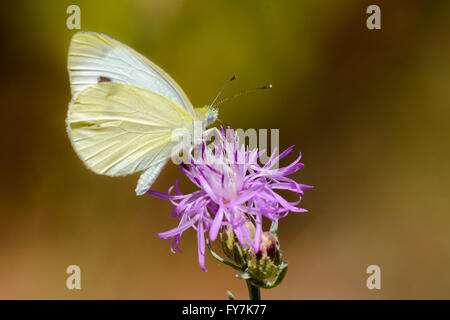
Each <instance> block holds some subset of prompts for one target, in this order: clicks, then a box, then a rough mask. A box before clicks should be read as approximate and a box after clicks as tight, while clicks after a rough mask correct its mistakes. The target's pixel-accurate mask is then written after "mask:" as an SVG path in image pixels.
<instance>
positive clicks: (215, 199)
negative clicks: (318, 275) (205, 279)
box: [148, 128, 312, 271]
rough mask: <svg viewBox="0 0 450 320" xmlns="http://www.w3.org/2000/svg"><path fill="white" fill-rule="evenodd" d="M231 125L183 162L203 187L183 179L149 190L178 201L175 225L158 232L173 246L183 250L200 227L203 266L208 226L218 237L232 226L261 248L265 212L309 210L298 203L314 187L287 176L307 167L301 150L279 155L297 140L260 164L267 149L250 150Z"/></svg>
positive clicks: (244, 241) (272, 215) (243, 240)
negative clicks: (185, 239) (286, 161)
mask: <svg viewBox="0 0 450 320" xmlns="http://www.w3.org/2000/svg"><path fill="white" fill-rule="evenodd" d="M227 131H228V135H226V134H225V130H224V129H223V128H222V129H221V134H220V135H218V136H216V138H215V142H214V143H212V144H211V145H209V146H207V145H206V143H202V144H201V148H199V149H200V150H198V152H194V153H193V154H189V155H188V157H189V161H188V163H181V166H180V167H179V169H180V171H181V172H183V173H184V174H185V175H186V176H187V177H188V178H189V179H190V181H192V183H194V184H195V185H196V186H197V187H198V188H199V189H198V190H197V191H195V192H192V193H189V194H183V193H182V192H181V191H180V189H179V187H178V180H177V181H176V182H175V184H174V185H173V186H172V187H170V189H169V191H168V193H167V194H166V193H161V192H157V191H152V190H150V191H148V193H149V194H150V195H153V196H155V197H158V198H162V199H168V200H170V201H171V202H172V204H173V205H174V207H173V209H172V216H173V217H176V218H179V219H180V223H179V225H178V226H177V227H176V228H174V229H172V230H169V231H166V232H162V233H159V234H158V235H159V237H161V238H163V239H168V238H173V242H172V246H171V250H172V252H175V250H178V251H180V250H179V248H178V243H179V241H180V238H181V235H182V234H183V232H184V231H186V230H187V229H189V228H191V227H192V228H194V229H195V230H196V231H197V240H198V257H199V264H200V267H201V268H202V269H203V270H204V271H206V268H205V233H206V232H208V233H209V238H210V240H211V241H214V240H215V239H216V238H217V235H218V233H219V230H220V228H221V227H222V226H224V227H225V226H228V228H229V227H231V228H232V231H233V232H234V235H235V236H236V239H237V241H238V242H239V243H240V245H241V246H242V247H244V248H247V247H248V246H251V247H252V248H253V249H254V251H255V252H259V250H260V248H261V237H262V222H263V217H266V218H268V219H269V220H271V221H277V220H278V219H281V218H283V217H285V216H286V215H287V214H288V213H289V212H307V210H305V209H302V208H299V207H297V205H298V204H299V203H300V202H301V200H302V196H303V190H305V189H310V188H312V187H311V186H308V185H304V184H300V183H297V182H296V181H294V180H292V179H290V178H288V177H286V176H287V175H289V174H292V173H294V172H296V171H298V170H299V169H300V168H302V167H303V164H302V163H300V159H301V154H300V155H299V157H298V158H297V159H296V160H295V161H294V162H292V163H291V164H290V165H288V166H286V167H280V168H278V166H276V165H277V164H278V161H279V160H280V159H282V158H283V157H285V156H287V155H288V154H289V153H290V152H292V150H293V146H291V147H289V148H288V149H286V150H285V151H283V152H282V153H281V154H279V155H276V154H275V150H273V152H272V154H271V157H270V158H269V160H268V161H267V163H265V164H264V165H260V164H258V159H259V157H260V156H261V155H262V154H263V153H264V151H258V150H257V149H253V150H249V149H248V148H246V147H245V146H244V145H243V144H242V145H240V144H239V139H238V137H237V135H236V134H233V132H232V130H231V129H230V128H228V130H227ZM211 146H213V147H211ZM277 190H288V191H292V192H294V193H296V194H297V196H298V199H297V201H295V202H289V201H287V200H286V199H284V198H283V197H282V196H281V195H279V194H278V193H277ZM249 220H250V221H253V222H254V229H253V228H248V225H247V224H248V221H249Z"/></svg>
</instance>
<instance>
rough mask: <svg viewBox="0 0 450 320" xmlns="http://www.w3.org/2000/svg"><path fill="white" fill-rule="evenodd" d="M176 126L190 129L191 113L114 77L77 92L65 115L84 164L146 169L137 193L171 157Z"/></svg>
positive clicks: (109, 169)
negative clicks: (122, 82)
mask: <svg viewBox="0 0 450 320" xmlns="http://www.w3.org/2000/svg"><path fill="white" fill-rule="evenodd" d="M180 128H181V129H186V130H188V131H189V130H192V118H191V117H190V115H189V114H188V113H187V112H186V110H184V109H183V108H182V107H180V106H178V105H177V104H175V103H173V102H172V101H170V100H168V99H166V98H165V97H163V96H161V95H159V94H157V93H154V92H151V91H148V90H145V89H142V88H139V87H135V86H131V85H126V84H120V83H113V82H106V83H98V84H95V85H92V86H90V87H88V88H86V89H84V90H83V91H81V92H80V93H79V94H78V95H77V96H76V97H75V98H74V99H73V101H72V102H71V103H70V106H69V112H68V115H67V130H68V134H69V137H70V140H71V142H72V145H73V147H74V149H75V151H76V152H77V154H78V156H79V157H80V158H81V160H82V161H83V162H84V163H85V164H86V165H87V167H88V168H90V169H91V170H92V171H94V172H96V173H99V174H105V175H108V176H121V175H127V174H131V173H134V172H138V171H145V173H144V174H143V176H142V178H141V179H140V180H139V184H138V188H137V189H136V192H137V193H139V194H143V193H145V192H146V191H147V190H148V188H150V185H151V183H152V182H153V181H154V180H155V178H156V176H157V175H158V174H159V172H160V171H161V169H162V167H163V166H164V164H165V163H166V162H167V160H168V159H169V158H170V156H171V152H172V150H173V148H174V147H175V146H177V145H178V143H179V141H177V140H176V139H174V135H173V134H174V133H175V131H176V130H179V129H180ZM189 132H190V131H189ZM145 189H146V190H145Z"/></svg>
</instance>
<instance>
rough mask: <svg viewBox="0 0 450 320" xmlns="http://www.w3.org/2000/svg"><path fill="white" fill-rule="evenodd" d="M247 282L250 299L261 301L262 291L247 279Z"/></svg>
mask: <svg viewBox="0 0 450 320" xmlns="http://www.w3.org/2000/svg"><path fill="white" fill-rule="evenodd" d="M245 281H246V282H247V287H248V295H249V297H250V300H261V292H260V289H259V288H258V287H257V286H254V285H253V284H252V282H251V279H247V280H245Z"/></svg>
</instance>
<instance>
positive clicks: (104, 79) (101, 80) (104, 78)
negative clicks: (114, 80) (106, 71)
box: [97, 76, 111, 83]
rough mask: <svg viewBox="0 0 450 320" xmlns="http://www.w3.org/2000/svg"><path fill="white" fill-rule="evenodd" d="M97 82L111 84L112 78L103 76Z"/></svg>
mask: <svg viewBox="0 0 450 320" xmlns="http://www.w3.org/2000/svg"><path fill="white" fill-rule="evenodd" d="M97 82H98V83H100V82H111V78H108V77H103V76H101V77H98V80H97Z"/></svg>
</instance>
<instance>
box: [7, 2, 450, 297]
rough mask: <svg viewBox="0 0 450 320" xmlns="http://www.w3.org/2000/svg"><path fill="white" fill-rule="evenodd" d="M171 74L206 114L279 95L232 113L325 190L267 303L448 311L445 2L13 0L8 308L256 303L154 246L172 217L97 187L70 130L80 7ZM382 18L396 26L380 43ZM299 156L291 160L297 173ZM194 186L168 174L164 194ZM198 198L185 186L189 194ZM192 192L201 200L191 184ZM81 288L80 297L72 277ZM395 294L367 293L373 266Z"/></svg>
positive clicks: (122, 184)
mask: <svg viewBox="0 0 450 320" xmlns="http://www.w3.org/2000/svg"><path fill="white" fill-rule="evenodd" d="M70 4H78V5H79V6H80V8H81V30H86V31H97V32H103V33H106V34H108V35H111V36H112V37H114V38H116V39H118V40H121V41H122V42H124V43H126V44H128V45H130V46H131V47H133V48H135V49H136V50H137V51H139V52H141V53H142V54H144V55H145V56H147V57H148V58H150V59H151V60H153V61H154V62H155V63H157V64H158V65H160V66H161V67H162V68H164V69H165V70H166V71H167V72H168V73H170V74H171V75H172V76H173V77H174V78H175V79H176V80H177V82H178V83H179V84H180V85H181V86H182V87H183V88H184V90H185V92H186V93H187V94H188V95H189V97H190V98H191V101H192V102H193V103H194V105H196V106H202V105H205V104H207V103H209V102H210V101H211V100H212V98H213V97H214V96H215V95H216V93H217V91H218V89H219V88H220V87H221V85H222V84H223V83H224V82H225V81H226V80H227V79H228V78H229V77H230V76H231V75H233V74H236V75H237V76H238V80H237V81H235V82H234V83H233V84H232V85H230V86H229V87H228V88H227V89H226V93H225V95H227V94H228V95H229V94H231V93H234V92H236V91H238V90H241V89H248V88H252V87H255V86H260V85H264V84H266V83H272V84H273V89H272V90H268V91H264V92H259V93H252V94H249V95H247V96H244V97H241V98H239V99H236V100H233V101H231V102H229V103H227V104H225V105H223V106H222V107H221V110H220V119H221V120H222V122H223V123H224V124H229V125H231V126H232V127H234V128H243V129H248V128H256V129H258V128H269V129H270V128H279V129H280V142H281V145H282V146H283V147H287V146H289V145H292V144H295V146H296V149H295V150H296V151H302V152H303V155H304V157H303V162H304V164H305V167H304V168H303V169H302V170H301V171H300V172H298V173H296V174H295V175H294V178H295V179H297V180H298V181H301V182H303V183H307V184H312V185H314V186H315V189H313V190H310V191H308V192H306V195H305V197H304V200H303V203H302V206H303V207H305V208H307V209H309V211H310V213H309V214H291V215H289V216H288V217H287V218H285V219H284V220H283V221H282V222H281V223H280V241H281V246H282V249H283V254H284V257H285V259H286V260H287V261H289V263H290V269H289V272H288V275H287V278H286V280H285V281H284V283H283V284H282V285H281V286H279V287H277V288H275V289H272V290H265V291H263V292H262V296H263V298H266V299H361V298H363V299H380V298H383V299H407V298H424V299H432V298H438V299H443V298H447V299H448V298H450V274H449V272H448V271H449V269H450V238H449V226H450V202H449V199H450V197H449V194H450V193H449V191H450V166H449V164H450V145H449V138H450V131H449V129H450V128H449V124H450V103H449V102H450V78H449V75H450V59H449V55H450V41H449V40H450V33H449V31H450V2H449V1H437V0H436V1H425V0H424V1H415V0H410V1H406V0H405V1H403V0H396V1H361V0H360V1H356V0H354V1H351V0H345V1H334V0H321V1H313V0H308V1H269V0H259V1H238V0H226V1H206V0H203V1H183V0H175V1H169V0H156V1H155V0H152V1H144V0H134V1H110V0H108V1H20V2H19V1H17V2H11V1H10V2H9V3H8V4H6V3H5V4H2V6H1V9H0V10H1V11H0V12H1V15H0V37H1V38H0V39H1V43H2V49H1V50H0V58H1V59H0V63H1V71H2V72H1V74H2V77H1V78H0V84H1V85H0V101H1V108H2V109H1V110H2V112H1V114H2V125H1V129H0V130H1V132H2V134H1V135H0V139H1V150H2V156H1V159H0V163H1V168H2V178H1V192H0V210H1V214H0V298H6V299H10V298H23V299H36V298H42V299H52V298H58V299H147V298H149V299H222V298H225V297H226V295H225V292H226V290H231V291H232V292H233V293H234V294H235V295H236V296H237V298H238V299H239V298H246V297H248V296H247V290H246V287H245V284H244V282H243V281H242V280H238V279H236V278H235V277H234V275H235V271H233V270H231V269H229V268H227V267H226V266H223V265H220V264H218V263H217V262H216V261H215V260H213V259H212V258H211V257H210V256H207V260H206V264H207V268H208V272H207V273H204V272H202V271H201V269H200V268H199V266H198V263H197V251H196V250H197V249H196V241H195V233H194V232H193V231H192V230H190V231H188V232H186V233H185V234H184V236H183V239H182V241H181V249H182V250H183V253H178V254H172V253H170V251H169V246H170V241H169V240H163V239H159V238H158V237H157V233H158V232H161V231H165V230H168V229H170V228H172V227H174V226H175V225H176V224H177V221H176V220H174V219H173V218H171V217H170V208H171V206H170V204H169V203H167V202H166V201H163V200H159V199H155V198H152V197H150V196H143V197H136V196H135V194H134V188H135V185H136V182H137V178H138V175H133V176H128V177H124V178H109V177H105V176H99V175H95V174H94V173H92V172H90V171H89V170H88V169H87V168H86V167H85V166H84V165H83V164H82V162H81V161H80V160H79V159H78V157H77V156H76V154H75V152H74V151H73V150H72V147H71V145H70V142H69V139H68V137H67V134H66V131H65V116H66V112H67V105H68V102H69V100H70V98H71V97H70V89H69V81H68V75H67V71H66V68H67V63H66V61H67V51H68V47H69V43H70V38H71V36H72V35H73V34H74V33H75V31H74V30H68V29H67V28H66V19H67V17H68V15H67V14H66V8H67V7H68V6H69V5H70ZM370 4H378V5H379V6H380V7H381V21H382V22H381V23H382V29H381V30H375V31H371V30H368V29H367V28H366V25H365V22H366V18H367V16H368V15H367V14H366V8H367V6H368V5H370ZM294 157H295V155H291V156H290V158H289V159H287V160H286V162H284V163H285V164H286V163H287V162H288V161H289V160H293V159H294ZM180 176H181V174H180V173H179V172H178V171H177V170H176V168H175V166H174V165H172V164H171V165H168V166H167V167H166V168H165V169H164V170H163V172H162V173H161V176H160V178H159V179H158V180H157V181H156V183H155V184H154V186H153V189H155V190H159V191H166V190H167V189H168V188H169V186H170V185H171V184H172V183H173V182H174V181H175V179H176V178H178V177H180ZM183 183H184V186H187V185H188V183H187V182H183ZM186 188H187V187H186ZM71 264H76V265H79V266H80V267H81V272H82V289H81V290H80V291H77V290H74V291H69V290H67V289H66V286H65V282H66V278H67V276H68V275H67V274H66V273H65V271H66V268H67V266H68V265H71ZM371 264H376V265H379V266H380V267H381V272H382V289H381V290H372V291H371V290H368V289H367V288H366V278H367V277H368V275H367V274H366V268H367V266H369V265H371Z"/></svg>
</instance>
